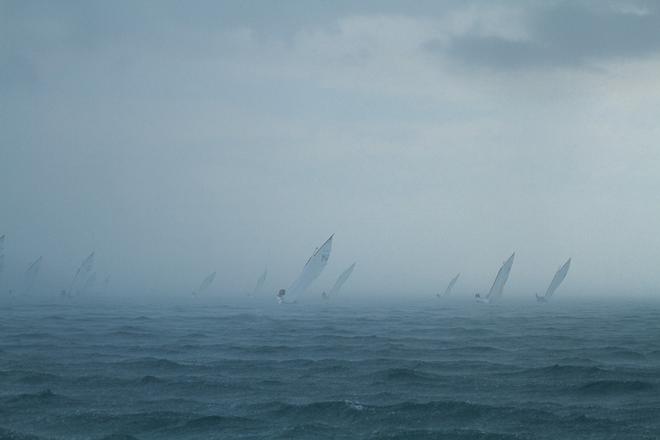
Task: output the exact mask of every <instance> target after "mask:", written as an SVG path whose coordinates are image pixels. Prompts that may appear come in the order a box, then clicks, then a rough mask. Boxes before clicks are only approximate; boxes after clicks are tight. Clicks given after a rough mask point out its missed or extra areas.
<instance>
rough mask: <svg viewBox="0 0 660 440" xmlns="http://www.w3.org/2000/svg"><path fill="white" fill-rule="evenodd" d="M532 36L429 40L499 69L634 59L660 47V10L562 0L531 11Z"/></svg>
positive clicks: (458, 56) (437, 48)
mask: <svg viewBox="0 0 660 440" xmlns="http://www.w3.org/2000/svg"><path fill="white" fill-rule="evenodd" d="M526 25H527V26H528V28H529V32H530V38H529V39H528V40H525V41H513V40H508V39H505V38H502V37H497V36H479V35H474V34H467V35H462V36H459V37H456V38H454V39H453V40H451V42H450V43H449V45H447V46H445V45H441V44H439V43H438V42H436V41H431V42H429V43H427V44H426V48H427V49H429V50H430V51H432V52H433V51H446V53H447V54H448V55H449V56H450V57H451V58H453V59H455V60H458V61H460V62H462V63H465V64H467V65H473V66H483V67H489V68H494V69H504V70H506V69H521V68H540V67H579V66H584V65H587V64H588V63H589V62H590V61H592V60H597V59H616V58H622V59H631V58H640V57H645V56H649V55H652V54H654V53H656V52H658V51H660V32H659V29H660V13H659V11H658V8H657V6H654V5H648V6H645V9H644V13H632V12H629V11H624V10H623V9H614V8H611V7H608V8H604V7H603V4H602V3H569V2H562V3H558V4H555V5H552V6H549V7H545V8H538V9H532V10H531V11H529V12H528V15H527V19H526Z"/></svg>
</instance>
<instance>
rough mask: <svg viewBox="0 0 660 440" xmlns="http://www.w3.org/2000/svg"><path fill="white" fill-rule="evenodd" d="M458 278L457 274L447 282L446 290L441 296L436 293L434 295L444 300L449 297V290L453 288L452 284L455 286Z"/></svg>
mask: <svg viewBox="0 0 660 440" xmlns="http://www.w3.org/2000/svg"><path fill="white" fill-rule="evenodd" d="M460 276H461V274H460V273H459V274H458V275H456V276H455V277H454V278H452V279H451V281H450V282H449V284H448V285H447V288H446V289H445V292H444V293H443V294H442V295H441V294H439V293H438V294H436V296H437V297H438V298H444V297H447V296H449V294H450V293H451V290H452V289H453V288H454V284H456V281H458V277H460Z"/></svg>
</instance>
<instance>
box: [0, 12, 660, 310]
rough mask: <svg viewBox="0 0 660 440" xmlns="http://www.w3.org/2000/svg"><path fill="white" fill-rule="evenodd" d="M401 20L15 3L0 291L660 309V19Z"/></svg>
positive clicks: (4, 122) (0, 143)
mask: <svg viewBox="0 0 660 440" xmlns="http://www.w3.org/2000/svg"><path fill="white" fill-rule="evenodd" d="M409 3H410V2H403V1H400V2H394V1H366V2H359V3H358V4H355V2H323V1H285V2H271V1H254V2H239V1H236V2H222V1H219V2H216V1H192V2H183V1H140V2H134V1H113V2H102V1H82V0H80V1H60V2H49V1H8V0H0V203H2V208H1V210H0V211H1V213H2V214H1V215H0V235H1V234H3V233H4V234H6V235H7V244H6V255H7V257H6V258H7V269H8V271H9V273H8V276H9V278H10V279H14V280H19V279H20V277H21V276H22V275H21V274H22V271H23V270H24V267H27V264H28V263H29V261H31V260H34V259H35V258H36V257H37V256H39V255H43V256H44V264H45V267H44V272H43V281H42V282H43V284H42V286H43V287H44V288H47V287H50V286H51V285H52V286H58V287H57V288H53V289H52V290H58V289H59V286H61V285H63V284H66V282H67V280H68V279H70V277H71V275H72V273H73V272H74V271H75V269H76V267H77V265H78V264H79V263H80V261H81V260H82V259H83V258H84V257H85V256H86V255H87V254H89V252H91V251H92V250H95V251H96V253H97V258H98V264H99V270H101V271H103V272H108V273H110V274H111V275H112V279H113V283H114V286H115V288H116V289H118V290H125V291H145V292H149V291H154V290H156V291H161V290H169V291H173V292H183V293H182V294H188V293H189V292H190V290H192V289H193V288H195V287H196V285H197V284H199V282H200V281H201V280H202V279H203V278H204V276H206V275H207V274H208V273H210V272H212V271H214V270H217V271H218V275H217V278H216V281H215V286H214V289H215V291H214V292H215V293H217V294H222V293H224V292H230V293H236V292H239V293H240V292H244V291H247V290H250V289H251V288H252V286H253V284H254V282H255V281H256V278H257V277H258V276H259V275H260V273H261V272H262V270H263V268H264V267H265V266H268V271H269V281H268V282H267V286H268V288H269V290H273V291H275V290H276V289H277V288H279V287H286V286H287V285H288V284H289V283H290V282H291V281H292V280H293V279H294V278H295V276H296V275H297V274H298V272H299V271H300V269H301V267H302V265H303V264H304V263H305V261H306V260H307V258H308V257H309V255H310V253H311V252H312V251H313V250H314V248H315V247H316V246H319V245H320V244H321V243H323V241H325V239H326V238H327V237H328V236H329V235H330V234H332V233H335V234H336V235H335V243H334V249H333V254H332V256H331V259H330V264H329V265H328V267H327V268H326V270H325V272H324V274H323V275H322V277H321V278H320V279H319V280H318V281H317V283H316V284H315V286H314V287H313V292H314V293H318V292H320V291H321V290H323V289H327V288H328V287H329V286H330V285H331V284H332V282H333V281H334V279H335V278H336V277H337V276H338V275H339V273H340V272H341V271H342V270H343V269H345V268H346V267H347V266H349V265H350V264H351V263H352V262H353V261H357V263H358V264H357V267H356V270H355V272H354V274H353V278H352V279H351V280H350V289H349V287H348V286H349V285H347V289H349V290H353V291H355V292H360V294H364V295H372V294H375V293H381V294H382V293H383V292H384V293H389V294H393V295H403V294H408V293H410V294H414V295H418V296H419V295H428V294H434V293H435V292H436V291H438V290H442V289H444V286H445V285H446V283H447V282H448V281H449V280H450V279H451V278H452V277H453V276H454V275H455V274H456V273H458V272H461V273H462V276H461V280H460V282H459V283H458V284H457V285H456V291H457V292H463V293H466V294H468V293H469V294H472V293H473V292H474V291H482V292H483V291H487V289H488V288H489V286H490V283H491V282H492V279H493V277H494V276H495V273H496V272H497V269H498V267H499V265H500V264H501V263H502V262H503V261H504V260H505V259H506V258H507V257H508V256H509V255H510V254H511V253H512V252H513V251H516V253H517V256H516V262H515V264H514V267H513V270H512V272H511V278H510V282H509V285H508V287H507V292H509V293H508V294H510V295H511V296H525V295H533V292H535V291H543V290H544V289H545V286H546V285H547V283H548V282H549V281H550V279H551V278H552V275H553V273H554V271H555V270H556V269H557V268H558V267H559V265H560V264H561V263H563V262H564V261H565V260H566V259H567V258H568V257H573V266H572V269H571V273H569V275H568V278H567V280H566V285H565V286H564V288H565V291H566V292H567V293H566V294H567V295H568V294H571V295H580V294H584V295H587V294H601V293H616V294H619V295H620V294H621V293H622V292H623V294H625V295H626V296H631V297H636V296H643V295H658V296H660V270H659V269H660V234H659V233H658V231H659V228H660V124H658V120H659V117H660V2H658V1H572V2H566V1H544V2H541V1H530V2H515V1H486V0H482V1H440V2H437V1H422V2H415V4H414V5H410V4H409ZM12 277H13V278H12ZM317 291H318V292H317ZM215 293H214V294H215Z"/></svg>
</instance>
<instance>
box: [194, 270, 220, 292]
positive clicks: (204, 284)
mask: <svg viewBox="0 0 660 440" xmlns="http://www.w3.org/2000/svg"><path fill="white" fill-rule="evenodd" d="M213 280H215V272H213V273H212V274H210V275H208V276H207V277H206V278H204V280H203V281H202V283H201V284H200V285H199V287H198V288H197V290H195V291H194V292H193V293H192V294H193V295H197V294H200V293H204V291H205V290H206V289H208V288H209V286H210V285H211V284H212V283H213Z"/></svg>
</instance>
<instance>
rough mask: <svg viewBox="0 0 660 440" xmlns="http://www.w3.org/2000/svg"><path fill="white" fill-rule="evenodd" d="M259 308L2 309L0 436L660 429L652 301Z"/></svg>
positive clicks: (619, 433) (659, 316)
mask: <svg viewBox="0 0 660 440" xmlns="http://www.w3.org/2000/svg"><path fill="white" fill-rule="evenodd" d="M264 302H266V300H264ZM258 304H259V303H258V301H255V302H254V304H252V305H242V306H218V305H215V306H203V305H200V304H197V305H187V306H160V307H156V306H117V305H107V304H106V305H103V306H100V305H90V304H88V305H75V304H68V305H49V306H46V305H41V306H37V305H31V306H27V305H24V306H19V305H13V306H11V307H3V308H2V309H0V439H168V438H171V439H233V438H236V439H362V438H365V439H488V440H490V439H655V438H660V304H658V303H639V304H633V303H630V304H622V303H616V304H615V303H611V304H599V303H597V302H593V303H590V304H587V303H579V304H577V303H561V302H557V303H553V304H547V305H538V304H534V303H531V302H530V303H528V304H508V303H506V302H503V303H502V304H499V305H493V306H488V305H479V304H467V303H466V304H459V305H450V304H445V303H443V302H442V301H438V302H426V303H420V304H417V305H415V304H413V305H407V306H401V305H395V304H390V305H385V306H364V305H362V306H350V307H349V306H346V305H338V304H328V305H320V304H316V305H313V304H310V305H305V304H297V305H286V306H280V307H274V306H273V307H267V306H259V305H258Z"/></svg>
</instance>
